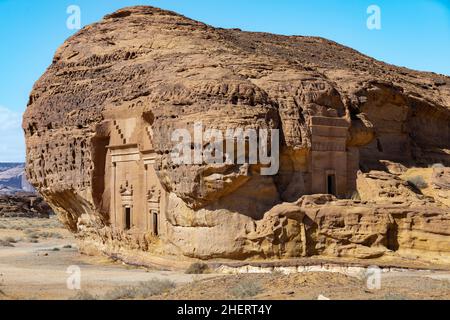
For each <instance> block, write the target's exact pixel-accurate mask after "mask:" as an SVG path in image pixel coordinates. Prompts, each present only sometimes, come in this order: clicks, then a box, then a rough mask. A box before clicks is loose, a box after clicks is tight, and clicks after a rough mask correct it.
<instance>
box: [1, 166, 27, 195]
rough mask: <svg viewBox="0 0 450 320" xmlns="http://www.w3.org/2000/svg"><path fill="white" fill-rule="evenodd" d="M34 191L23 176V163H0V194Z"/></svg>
mask: <svg viewBox="0 0 450 320" xmlns="http://www.w3.org/2000/svg"><path fill="white" fill-rule="evenodd" d="M24 191H25V192H34V188H33V187H32V186H31V185H30V184H29V183H28V181H27V179H26V176H25V164H24V163H0V194H14V193H17V192H24Z"/></svg>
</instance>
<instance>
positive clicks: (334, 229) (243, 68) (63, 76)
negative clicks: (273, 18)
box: [23, 7, 450, 259]
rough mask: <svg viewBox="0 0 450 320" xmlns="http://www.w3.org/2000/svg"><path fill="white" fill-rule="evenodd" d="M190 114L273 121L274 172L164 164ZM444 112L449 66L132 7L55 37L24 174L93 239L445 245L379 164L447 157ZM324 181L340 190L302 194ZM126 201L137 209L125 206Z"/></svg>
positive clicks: (261, 250) (370, 249)
mask: <svg viewBox="0 0 450 320" xmlns="http://www.w3.org/2000/svg"><path fill="white" fill-rule="evenodd" d="M200 120H201V121H202V123H203V125H204V126H205V127H206V128H214V129H221V130H225V129H228V128H255V129H265V128H267V129H280V130H281V139H280V140H281V150H280V155H279V158H280V170H279V172H278V174H277V175H275V176H262V175H260V174H259V170H258V169H259V166H258V165H250V166H249V165H237V164H226V165H222V166H211V165H207V164H204V163H203V164H199V165H177V164H174V163H173V161H172V159H171V158H170V152H171V150H172V148H173V145H172V142H171V140H170V138H171V136H170V132H171V131H173V130H174V129H177V128H192V125H193V123H194V122H196V121H200ZM449 123H450V78H448V77H445V76H441V75H437V74H433V73H424V72H417V71H413V70H408V69H405V68H399V67H395V66H392V65H388V64H385V63H382V62H379V61H376V60H374V59H371V58H369V57H367V56H364V55H362V54H360V53H358V52H356V51H354V50H352V49H349V48H346V47H343V46H341V45H339V44H337V43H334V42H331V41H328V40H325V39H321V38H313V37H301V36H292V37H287V36H279V35H272V34H265V33H250V32H243V31H240V30H235V29H233V30H225V29H216V28H213V27H211V26H208V25H205V24H203V23H200V22H197V21H193V20H190V19H188V18H185V17H183V16H180V15H177V14H175V13H172V12H168V11H163V10H159V9H156V8H152V7H132V8H125V9H122V10H119V11H117V12H115V13H113V14H111V15H108V16H106V17H105V18H104V19H103V20H102V21H100V22H99V23H95V24H93V25H90V26H88V27H85V28H84V29H83V30H81V31H80V32H78V33H77V34H76V35H75V36H73V37H71V38H70V39H68V40H67V41H66V43H65V44H64V45H63V46H62V47H61V48H59V49H58V51H57V52H56V54H55V57H54V59H53V63H52V65H51V66H50V67H49V68H48V70H47V71H46V73H45V74H44V75H43V76H42V77H41V78H40V79H39V81H38V82H37V83H36V84H35V86H34V88H33V92H32V93H31V96H30V100H29V104H28V108H27V111H26V113H25V115H24V122H23V128H24V130H25V133H26V141H27V173H28V178H29V179H30V181H31V183H32V184H33V185H34V186H35V187H36V188H37V190H39V192H40V193H41V194H42V195H43V196H44V197H45V199H46V200H47V201H48V202H49V203H50V204H51V205H52V207H53V208H54V209H55V210H56V211H57V212H58V213H59V215H60V217H61V219H62V220H63V221H64V222H65V223H66V224H67V226H68V227H69V228H71V230H73V231H74V232H77V233H78V234H79V236H80V238H85V239H87V238H92V239H97V240H96V241H97V242H98V243H101V244H102V245H103V248H105V246H107V244H108V243H113V246H115V245H116V244H119V245H122V246H129V247H131V248H135V249H141V250H145V251H152V252H162V253H174V254H181V255H185V256H189V257H194V258H202V259H207V258H233V259H243V258H250V257H261V258H282V257H300V256H310V255H335V256H347V257H364V258H370V257H379V256H382V255H384V254H385V253H386V252H401V251H402V250H404V251H405V252H406V251H415V252H418V254H419V255H424V254H423V253H424V252H431V253H435V255H434V257H436V256H439V257H441V256H444V257H445V256H446V257H448V256H449V255H450V240H449V239H450V238H449V229H450V221H449V209H448V207H446V206H445V205H444V204H442V203H440V202H436V201H435V200H434V199H429V198H427V197H424V196H423V195H420V191H418V190H414V188H411V186H409V185H408V183H406V182H405V181H403V180H401V178H399V177H398V176H397V175H395V174H392V173H388V172H391V171H392V170H394V169H396V170H400V171H401V170H403V168H407V167H411V166H428V165H431V164H434V163H441V164H443V165H444V166H450V125H449ZM122 163H125V164H124V165H122ZM149 165H150V166H151V168H152V169H149V168H148V166H149ZM392 168H394V169H392ZM152 170H154V172H153V171H152ZM359 170H361V172H360V173H359V174H358V171H359ZM373 170H376V171H374V172H371V171H373ZM380 171H384V173H380ZM394 171H395V170H394ZM153 173H154V175H153ZM143 176H145V177H143ZM327 176H328V179H329V180H328V181H327V180H326V177H327ZM330 177H332V178H330ZM333 179H335V180H333ZM117 180H121V181H119V182H117ZM155 180H157V181H156V182H155ZM435 180H436V182H435V183H436V185H438V186H439V187H445V186H447V185H448V183H447V182H448V181H447V180H443V179H442V178H441V177H440V176H438V175H436V179H435ZM137 181H140V182H137ZM331 182H333V183H334V186H333V188H330V186H329V184H330V183H331ZM149 183H152V187H150V186H149ZM327 183H328V185H327ZM116 184H117V185H116ZM326 185H327V186H328V187H327V186H326ZM358 189H359V190H360V192H359V193H360V194H359V197H360V199H355V195H357V193H358V192H357V191H358ZM327 191H329V192H330V193H334V194H335V195H336V196H338V197H339V198H350V197H352V195H353V198H354V200H337V199H336V198H334V197H331V196H315V197H313V198H309V197H308V195H309V194H317V193H327ZM133 197H134V198H133ZM118 198H120V199H121V201H122V202H121V203H120V204H118V201H119V200H117V199H118ZM144 198H145V200H144ZM356 198H357V197H356ZM299 199H300V200H299ZM141 202H142V203H141ZM379 202H380V203H379ZM289 203H290V204H289ZM130 206H131V207H133V206H134V207H133V208H134V209H133V210H135V211H134V212H136V211H142V214H143V217H140V216H136V217H134V216H133V218H132V220H133V221H131V222H130V221H128V220H129V219H131V218H129V216H126V215H130V212H128V211H126V210H127V208H128V209H129V208H130ZM122 207H123V208H125V218H123V219H122V218H121V217H120V215H122V212H121V210H122ZM130 210H131V209H130ZM148 210H150V212H153V213H154V214H155V217H158V216H157V214H161V215H163V218H162V220H161V224H162V225H161V226H159V225H158V227H155V224H156V221H159V220H153V221H150V222H149V221H147V220H148V219H149V218H146V215H147V211H148ZM127 219H128V220H127ZM157 219H160V218H157ZM158 223H159V222H158ZM149 226H150V227H149ZM158 228H160V229H158ZM128 229H129V230H128ZM149 230H152V231H153V236H152V235H151V233H152V232H149ZM156 235H158V236H159V238H160V239H156V237H155V236H156ZM105 251H107V250H106V249H105ZM432 255H433V254H432Z"/></svg>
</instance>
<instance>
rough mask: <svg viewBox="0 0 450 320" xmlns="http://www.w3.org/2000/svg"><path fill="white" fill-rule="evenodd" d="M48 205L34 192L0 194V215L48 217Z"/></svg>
mask: <svg viewBox="0 0 450 320" xmlns="http://www.w3.org/2000/svg"><path fill="white" fill-rule="evenodd" d="M50 214H53V211H52V209H51V208H50V207H49V205H48V204H47V203H46V202H45V201H44V200H43V199H42V198H41V197H39V196H36V195H35V194H26V193H22V194H15V195H0V217H2V218H11V217H25V218H48V217H49V215H50Z"/></svg>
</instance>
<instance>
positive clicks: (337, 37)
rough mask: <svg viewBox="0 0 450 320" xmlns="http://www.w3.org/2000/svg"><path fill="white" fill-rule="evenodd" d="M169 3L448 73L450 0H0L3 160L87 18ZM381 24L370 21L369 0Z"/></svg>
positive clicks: (19, 145)
mask: <svg viewBox="0 0 450 320" xmlns="http://www.w3.org/2000/svg"><path fill="white" fill-rule="evenodd" d="M138 4H142V5H145V4H146V5H153V6H157V7H161V8H164V9H170V10H174V11H177V12H179V13H181V14H184V15H186V16H188V17H190V18H193V19H197V20H200V21H202V22H205V23H208V24H211V25H213V26H217V27H225V28H232V27H234V28H241V29H243V30H249V31H266V32H272V33H279V34H286V35H311V36H321V37H325V38H328V39H331V40H334V41H337V42H339V43H342V44H344V45H347V46H350V47H353V48H355V49H357V50H359V51H361V52H363V53H365V54H368V55H370V56H372V57H374V58H377V59H379V60H383V61H386V62H388V63H392V64H396V65H402V66H406V67H409V68H413V69H418V70H426V71H434V72H437V73H442V74H447V75H450V0H410V1H406V0H371V1H366V0H314V1H313V0H159V1H158V0H153V1H152V0H147V1H146V0H140V1H139V0H136V1H133V0H114V1H111V0H94V1H93V0H69V1H66V0H0V39H1V50H0V71H1V73H0V75H1V76H0V162H2V161H23V160H24V144H23V137H22V132H21V130H20V125H19V124H20V116H21V114H22V112H23V111H24V109H25V106H26V103H27V100H28V95H29V93H30V91H31V88H32V86H33V83H34V82H35V81H36V80H37V79H38V78H39V76H40V75H41V74H42V73H43V72H44V71H45V69H46V68H47V66H48V65H49V64H50V63H51V61H52V57H53V54H54V52H55V50H56V49H57V48H58V47H59V46H60V45H61V44H62V43H63V42H64V40H65V39H66V38H67V37H69V36H70V35H72V34H73V33H74V30H69V29H67V27H66V20H67V18H68V14H67V13H66V10H67V7H68V6H69V5H78V6H79V7H80V9H81V22H82V25H86V24H90V23H92V22H95V21H97V20H100V19H101V18H102V17H103V16H104V15H105V14H107V13H110V12H113V11H115V10H116V9H119V8H121V7H125V6H131V5H138ZM372 4H375V5H378V6H379V7H380V8H381V23H382V24H381V30H369V29H368V28H367V27H366V21H367V18H368V14H367V12H366V11H367V8H368V6H369V5H372Z"/></svg>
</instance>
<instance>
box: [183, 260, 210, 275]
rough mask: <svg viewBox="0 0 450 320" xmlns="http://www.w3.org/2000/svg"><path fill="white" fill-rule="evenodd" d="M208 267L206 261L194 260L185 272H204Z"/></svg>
mask: <svg viewBox="0 0 450 320" xmlns="http://www.w3.org/2000/svg"><path fill="white" fill-rule="evenodd" d="M208 270H209V267H208V265H207V264H206V263H201V262H194V263H193V264H191V265H190V266H189V268H187V270H186V274H204V273H206V272H208Z"/></svg>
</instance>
